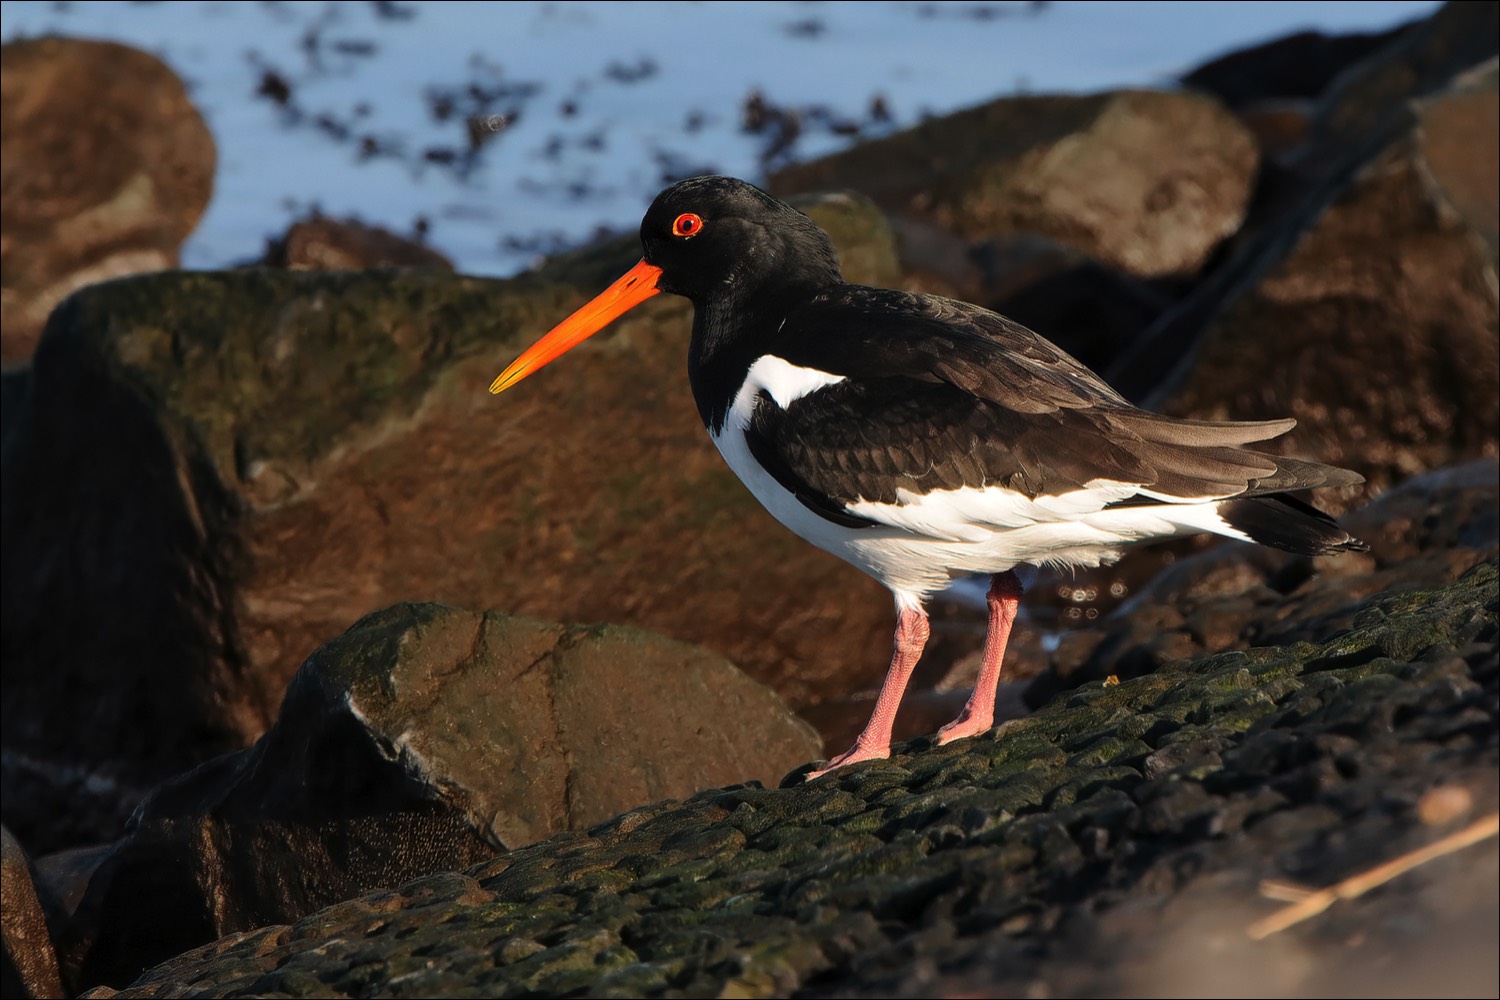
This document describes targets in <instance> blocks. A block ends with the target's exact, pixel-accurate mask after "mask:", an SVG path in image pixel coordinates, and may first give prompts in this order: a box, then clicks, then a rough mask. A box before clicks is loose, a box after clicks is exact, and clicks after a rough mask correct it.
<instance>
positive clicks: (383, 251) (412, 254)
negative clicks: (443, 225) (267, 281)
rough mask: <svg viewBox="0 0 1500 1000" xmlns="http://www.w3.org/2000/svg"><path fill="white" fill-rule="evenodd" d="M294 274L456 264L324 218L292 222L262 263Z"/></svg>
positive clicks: (385, 234) (403, 240) (349, 222)
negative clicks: (288, 270)
mask: <svg viewBox="0 0 1500 1000" xmlns="http://www.w3.org/2000/svg"><path fill="white" fill-rule="evenodd" d="M261 263H263V264H266V265H268V266H270V267H285V268H289V269H291V270H294V271H350V270H356V269H358V268H366V267H437V268H442V269H443V270H445V271H451V270H453V264H452V263H451V262H450V261H449V260H448V258H446V257H444V256H443V255H442V254H440V253H438V252H437V251H436V250H434V249H432V248H431V247H428V246H424V245H423V244H422V243H420V242H418V241H416V240H413V239H410V238H408V237H405V236H399V235H397V234H396V233H393V232H391V231H390V230H388V229H382V228H380V227H379V226H370V225H366V224H364V223H362V222H359V221H357V220H355V219H328V218H323V217H321V216H319V217H314V218H311V219H304V220H302V221H301V222H297V223H293V225H292V227H291V228H290V229H288V230H287V232H286V235H285V236H283V237H281V239H279V240H276V241H275V242H273V243H272V244H271V245H270V246H269V247H268V248H267V250H266V256H265V258H264V259H263V260H262V261H261Z"/></svg>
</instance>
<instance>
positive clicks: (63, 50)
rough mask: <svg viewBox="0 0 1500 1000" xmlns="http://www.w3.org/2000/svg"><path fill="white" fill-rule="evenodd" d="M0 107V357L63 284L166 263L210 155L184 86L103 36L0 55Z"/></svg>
mask: <svg viewBox="0 0 1500 1000" xmlns="http://www.w3.org/2000/svg"><path fill="white" fill-rule="evenodd" d="M0 111H3V114H0V120H3V121H4V129H3V132H0V147H3V155H0V223H3V229H4V234H5V235H4V238H3V239H0V305H3V328H4V336H3V337H0V357H3V358H4V359H5V360H6V361H13V360H16V359H19V358H24V357H27V356H29V355H30V354H31V352H32V350H33V348H34V347H35V345H36V339H37V337H38V336H39V335H40V333H41V330H42V324H43V323H44V322H45V321H46V318H47V314H48V313H50V312H51V311H52V308H53V306H55V305H56V304H57V303H58V302H59V301H61V300H62V299H63V298H64V297H65V296H66V295H67V294H68V293H69V292H71V291H73V290H74V289H76V288H80V287H82V286H84V285H88V284H92V283H94V282H97V281H103V280H105V279H108V278H116V277H120V276H121V275H126V274H136V273H139V272H142V271H155V270H161V269H163V268H170V267H175V266H176V265H177V261H178V251H179V248H180V247H181V245H182V241H183V240H184V239H185V238H186V237H187V234H188V233H190V232H191V231H192V229H193V227H194V226H195V225H197V224H198V219H199V217H200V216H201V215H202V214H203V210H204V208H205V207H206V206H207V204H208V197H209V194H210V192H211V191H212V188H213V176H214V161H215V153H214V145H213V138H212V137H211V136H210V135H209V132H208V127H207V125H205V124H204V121H203V117H202V115H200V114H199V113H198V111H197V109H196V108H194V107H193V105H192V103H191V102H190V101H189V100H188V96H187V92H186V90H185V89H184V88H183V85H182V81H181V80H179V79H178V78H177V76H176V75H175V74H174V73H173V72H172V71H171V70H170V69H168V68H167V67H166V66H165V65H164V64H163V63H162V62H161V61H160V60H158V59H157V58H156V57H155V56H151V55H148V54H146V53H144V52H141V51H138V50H136V49H132V48H129V47H127V46H124V45H117V44H115V43H113V42H94V41H85V40H82V39H71V38H40V39H30V40H22V41H15V42H9V43H7V44H5V45H4V46H3V47H0Z"/></svg>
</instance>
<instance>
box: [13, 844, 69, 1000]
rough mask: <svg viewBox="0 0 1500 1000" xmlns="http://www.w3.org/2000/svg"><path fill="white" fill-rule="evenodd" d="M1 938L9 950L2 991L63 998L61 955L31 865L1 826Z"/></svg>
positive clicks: (24, 995)
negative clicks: (49, 927) (38, 894)
mask: <svg viewBox="0 0 1500 1000" xmlns="http://www.w3.org/2000/svg"><path fill="white" fill-rule="evenodd" d="M0 843H3V845H4V851H3V855H0V880H3V883H4V884H3V886H0V894H3V896H4V898H5V905H4V907H3V908H0V939H3V941H4V945H5V949H4V956H3V965H0V992H3V993H4V994H5V996H8V997H60V996H62V995H63V992H62V983H61V981H60V980H59V979H58V975H57V955H56V953H55V952H54V951H53V950H52V935H51V933H50V932H49V930H48V927H47V918H46V915H45V914H44V913H43V910H42V904H41V900H40V899H39V898H38V896H37V891H36V884H35V880H34V879H33V877H32V871H31V862H30V860H29V859H28V858H27V857H26V851H25V849H24V848H22V847H21V844H20V842H19V841H17V840H16V838H15V837H13V836H11V832H10V830H9V829H7V828H5V827H0Z"/></svg>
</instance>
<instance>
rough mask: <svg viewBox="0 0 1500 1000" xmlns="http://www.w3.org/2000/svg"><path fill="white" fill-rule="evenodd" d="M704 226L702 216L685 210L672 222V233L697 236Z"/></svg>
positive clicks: (674, 234)
mask: <svg viewBox="0 0 1500 1000" xmlns="http://www.w3.org/2000/svg"><path fill="white" fill-rule="evenodd" d="M702 228H703V219H702V217H701V216H697V215H694V214H693V213H692V212H683V213H682V214H681V215H679V216H678V217H677V219H676V221H674V222H673V223H672V235H673V236H697V235H698V232H699V231H700V230H701V229H702Z"/></svg>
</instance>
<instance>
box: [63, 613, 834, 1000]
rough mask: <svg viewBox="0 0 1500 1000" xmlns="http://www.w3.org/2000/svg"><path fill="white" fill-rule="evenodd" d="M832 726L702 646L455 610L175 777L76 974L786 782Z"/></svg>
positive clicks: (140, 830) (416, 625) (332, 653)
mask: <svg viewBox="0 0 1500 1000" xmlns="http://www.w3.org/2000/svg"><path fill="white" fill-rule="evenodd" d="M818 749H819V741H818V739H817V736H816V734H814V733H813V732H812V730H811V729H810V728H809V727H808V726H807V725H806V723H803V722H801V721H800V720H798V719H797V718H796V717H795V716H793V715H791V713H789V712H788V711H787V710H786V707H785V706H784V705H783V704H782V703H781V701H780V700H779V699H778V698H777V697H776V695H775V694H774V693H772V692H771V691H768V690H766V689H765V688H763V687H761V686H760V685H758V684H756V683H755V682H754V681H752V680H750V679H749V678H748V677H746V676H745V675H744V674H742V673H740V672H739V671H738V670H736V669H735V668H734V667H733V666H731V665H730V664H729V663H727V662H725V661H723V660H722V659H719V658H718V657H715V656H713V655H711V654H709V653H707V652H705V651H703V650H701V649H697V648H695V647H692V646H687V645H684V644H682V643H676V642H672V641H670V640H666V639H662V638H661V637H659V636H654V635H651V634H649V633H646V632H642V631H639V630H636V629H628V628H621V627H617V626H607V627H600V628H581V627H572V628H568V627H564V626H561V625H552V624H548V623H545V622H538V621H533V620H530V619H525V618H516V617H511V616H506V615H500V614H497V613H490V614H479V613H477V612H471V611H462V610H459V609H456V608H450V607H445V606H441V605H434V604H415V605H398V606H396V607H393V608H389V609H386V610H385V611H381V612H378V613H375V614H372V615H369V616H367V617H365V618H363V619H361V620H360V621H359V622H358V623H356V624H355V626H354V627H353V628H351V629H350V630H349V631H348V632H346V633H345V634H344V635H343V636H340V637H339V638H337V639H333V640H331V641H329V642H327V643H325V644H324V645H323V646H322V647H321V648H319V649H318V650H317V651H316V652H315V653H313V655H312V656H311V657H310V658H309V659H308V661H307V663H306V664H305V665H304V666H303V667H302V669H301V670H300V671H299V672H298V674H297V677H296V679H295V680H294V681H293V683H292V685H291V687H290V689H289V690H288V692H287V696H286V700H285V702H284V703H283V705H282V708H281V713H280V716H279V717H278V719H277V721H276V724H275V725H274V726H272V727H271V729H270V731H268V732H267V733H266V735H265V736H264V737H262V738H261V739H260V740H259V741H258V742H257V743H256V744H255V745H254V746H253V747H251V748H249V749H247V750H243V751H239V752H237V753H234V754H230V755H228V756H225V757H220V758H217V759H215V760H213V761H210V762H208V763H206V764H204V765H203V766H202V767H199V768H197V769H196V770H194V771H192V772H190V773H188V774H186V775H184V776H182V777H180V778H177V779H174V780H173V781H170V782H168V783H166V784H165V785H163V786H161V787H160V788H158V789H157V790H155V791H154V792H153V793H152V794H151V795H150V796H149V797H148V798H147V799H146V801H145V802H144V803H143V804H142V805H141V807H140V809H139V810H138V811H137V813H136V815H135V816H134V818H133V819H132V823H131V832H130V834H129V835H128V836H127V837H126V838H125V839H124V840H123V841H121V842H120V844H118V845H117V846H116V847H115V849H114V851H113V852H112V853H111V855H110V856H109V858H108V859H106V860H105V861H104V862H103V864H102V866H101V867H100V868H99V869H98V871H97V872H96V873H95V874H94V876H93V878H92V879H91V881H90V883H89V888H88V892H87V895H86V896H85V898H84V899H83V901H82V903H81V904H80V905H79V907H78V911H77V914H76V916H75V918H74V920H73V928H72V931H71V933H70V935H69V937H70V939H71V943H70V947H69V950H68V964H69V970H70V974H71V977H72V978H73V979H74V985H75V986H81V987H87V986H93V985H95V984H98V983H101V982H103V983H109V984H112V985H116V986H120V985H124V984H125V983H127V982H129V981H130V980H131V979H132V978H134V977H135V976H136V975H137V974H138V973H139V972H140V971H141V970H142V969H144V968H145V967H147V966H149V965H151V964H154V963H156V962H159V961H161V960H163V959H165V958H168V957H170V956H171V955H173V954H176V953H177V952H180V951H184V950H186V949H188V948H191V947H194V946H196V945H198V944H202V943H205V942H207V941H211V940H213V939H215V938H218V937H221V936H223V935H225V934H231V933H236V932H240V931H247V930H251V929H253V928H256V927H260V926H263V925H265V924H276V923H285V922H287V921H290V920H295V919H298V918H299V917H302V916H305V915H306V914H308V913H310V912H312V911H314V910H318V909H321V908H322V907H325V906H328V905H330V904H332V903H336V902H339V901H341V900H344V899H349V898H351V897H353V896H357V895H360V894H362V893H365V892H369V891H370V890H372V889H375V888H392V887H395V886H397V885H400V884H402V883H404V882H407V881H409V880H411V879H413V878H416V877H418V876H421V875H426V874H431V873H434V872H440V871H448V870H452V869H455V868H462V867H465V866H467V865H470V864H473V863H474V862H475V861H477V860H479V859H480V858H485V857H489V856H491V855H492V854H494V853H496V852H497V851H499V850H502V849H504V848H507V847H519V846H523V845H525V844H528V843H531V842H532V841H535V840H538V839H541V838H544V837H547V836H550V835H552V834H555V833H558V832H560V831H563V830H568V829H576V828H579V827H584V826H588V825H590V824H593V823H597V822H599V821H601V820H604V819H607V818H609V817H611V816H614V815H615V814H617V813H619V812H621V811H622V810H625V809H627V808H630V807H632V806H635V805H639V804H640V803H642V802H650V801H654V800H657V799H662V798H667V797H680V796H683V795H687V794H690V793H691V792H694V791H696V790H698V789H699V788H703V787H708V786H713V785H718V784H723V783H726V782H730V781H738V780H744V779H747V778H756V779H761V780H771V781H774V780H775V779H776V778H778V777H779V776H780V775H782V774H783V773H785V772H786V771H787V770H788V769H790V768H792V767H796V766H798V765H800V764H802V763H804V762H805V761H808V760H810V759H812V758H813V757H815V756H816V755H817V753H818Z"/></svg>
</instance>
